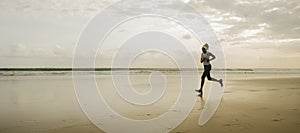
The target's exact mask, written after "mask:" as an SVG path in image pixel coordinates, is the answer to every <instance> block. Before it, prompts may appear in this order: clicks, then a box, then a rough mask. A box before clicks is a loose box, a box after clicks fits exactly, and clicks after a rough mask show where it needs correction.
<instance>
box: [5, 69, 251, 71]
mask: <svg viewBox="0 0 300 133" xmlns="http://www.w3.org/2000/svg"><path fill="white" fill-rule="evenodd" d="M122 70H129V71H197V70H198V71H199V70H203V69H202V68H180V69H179V68H0V71H122ZM214 71H253V69H214Z"/></svg>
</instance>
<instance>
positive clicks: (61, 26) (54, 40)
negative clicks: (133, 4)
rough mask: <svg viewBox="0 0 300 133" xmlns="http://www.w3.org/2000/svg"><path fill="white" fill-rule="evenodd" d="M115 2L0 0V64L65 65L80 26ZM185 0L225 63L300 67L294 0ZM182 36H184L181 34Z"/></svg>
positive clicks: (299, 35) (297, 8) (299, 19)
mask: <svg viewBox="0 0 300 133" xmlns="http://www.w3.org/2000/svg"><path fill="white" fill-rule="evenodd" d="M116 1H117V0H47V1H40V0H1V1H0V29H1V30H0V34H1V39H0V46H1V47H0V67H71V64H72V56H73V55H72V54H73V50H74V48H75V45H76V41H77V39H78V36H79V34H80V32H81V30H82V29H83V27H84V26H85V24H86V23H87V22H88V21H89V19H90V18H91V17H93V16H94V15H95V14H96V13H97V12H98V11H99V10H101V9H103V8H105V7H107V6H109V5H111V4H113V3H114V2H116ZM185 2H186V3H187V4H189V5H190V6H192V7H194V8H196V9H197V10H198V11H199V12H200V13H201V14H202V15H203V16H204V17H205V18H206V19H207V21H208V22H209V23H210V24H211V26H212V28H213V29H214V30H215V31H216V34H217V35H218V38H219V41H220V43H221V44H222V47H223V49H224V52H225V55H226V63H227V67H230V68H300V61H299V59H300V28H299V27H300V23H299V22H300V16H299V14H300V6H299V4H300V3H299V0H276V1H275V0H226V1H225V0H185ZM174 9H176V7H174ZM125 13H130V11H127V12H125ZM183 38H184V39H185V40H188V39H189V38H190V37H189V36H188V35H186V34H184V35H183ZM184 39H183V40H184ZM197 45H199V46H200V45H201V44H197ZM108 49H109V48H108ZM112 49H113V48H112ZM197 53H200V51H199V49H198V48H194V51H193V54H195V57H196V58H199V56H197ZM154 54H155V53H154ZM156 56H159V55H158V54H157V53H156V55H155V57H156ZM147 57H149V56H147ZM153 57H154V56H153ZM157 58H159V57H157ZM101 60H103V62H106V61H105V60H110V59H106V58H103V59H101ZM143 61H144V62H145V61H147V59H143ZM149 61H150V60H149ZM102 65H103V64H102ZM103 66H104V67H105V64H104V65H103ZM166 66H167V65H165V66H162V67H166Z"/></svg>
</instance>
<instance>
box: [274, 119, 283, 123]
mask: <svg viewBox="0 0 300 133" xmlns="http://www.w3.org/2000/svg"><path fill="white" fill-rule="evenodd" d="M282 120H283V119H281V118H273V119H272V121H273V122H280V121H282Z"/></svg>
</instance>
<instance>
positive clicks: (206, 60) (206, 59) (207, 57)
mask: <svg viewBox="0 0 300 133" xmlns="http://www.w3.org/2000/svg"><path fill="white" fill-rule="evenodd" d="M208 48H209V46H208V44H207V43H206V44H205V45H203V47H202V52H203V53H202V54H201V63H203V65H204V72H203V74H202V76H201V86H200V89H199V90H196V92H199V96H201V97H202V95H203V90H202V89H203V85H204V81H205V77H207V79H208V80H210V81H214V82H219V83H220V85H221V87H223V80H222V79H219V80H217V79H215V78H212V77H211V76H210V70H211V64H210V61H212V60H214V59H216V56H215V55H213V54H212V53H211V52H208Z"/></svg>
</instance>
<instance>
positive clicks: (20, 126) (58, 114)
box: [0, 73, 300, 133]
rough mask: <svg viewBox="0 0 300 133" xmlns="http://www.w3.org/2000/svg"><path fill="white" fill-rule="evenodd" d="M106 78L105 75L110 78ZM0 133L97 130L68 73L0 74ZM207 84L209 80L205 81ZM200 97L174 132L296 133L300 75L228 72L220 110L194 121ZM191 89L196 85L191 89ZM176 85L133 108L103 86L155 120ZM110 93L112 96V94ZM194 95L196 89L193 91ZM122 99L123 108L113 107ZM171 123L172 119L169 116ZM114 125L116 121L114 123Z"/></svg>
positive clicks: (173, 78) (174, 81)
mask: <svg viewBox="0 0 300 133" xmlns="http://www.w3.org/2000/svg"><path fill="white" fill-rule="evenodd" d="M108 77H109V76H108ZM108 77H107V76H98V77H97V82H99V84H101V85H104V86H105V87H106V88H112V87H113V86H112V84H111V83H110V82H109V81H108V80H109V79H108ZM146 78H147V76H144V75H135V76H134V75H133V76H132V80H133V81H135V82H134V84H133V86H135V87H136V88H137V90H138V91H141V92H145V91H147V89H145V88H149V86H150V85H149V83H148V82H145V80H143V79H146ZM167 79H168V84H170V86H169V88H174V89H176V87H174V86H177V85H178V80H179V79H180V78H179V77H178V75H176V74H175V75H174V74H171V75H169V76H167ZM0 85H1V87H0V105H1V109H0V132H1V133H23V132H43V133H66V132H72V133H82V132H90V133H101V132H103V131H101V130H100V129H98V128H97V127H96V126H94V125H93V124H92V123H91V122H90V121H89V120H88V119H87V118H86V116H85V115H84V113H83V112H82V111H81V108H80V106H79V104H78V102H77V99H76V96H75V92H74V89H73V87H74V86H73V81H72V78H71V76H70V75H62V76H2V77H1V78H0ZM206 85H207V86H209V83H208V82H206ZM207 89H208V87H206V88H205V90H204V91H205V92H206V93H205V95H204V97H203V99H201V98H200V97H199V98H198V99H197V102H196V104H195V106H194V108H193V110H192V111H191V113H190V114H189V116H188V117H187V118H186V119H185V120H184V121H183V122H182V123H181V124H180V125H179V126H178V127H176V128H175V129H174V130H172V131H171V132H174V133H196V132H202V133H206V132H222V133H226V132H233V133H235V132H236V133H240V132H243V133H244V132H249V133H253V132H256V133H260V132H263V133H267V132H271V133H282V132H288V133H298V132H300V119H299V118H300V74H284V73H262V74H261V73H260V74H257V73H228V74H227V79H226V88H225V93H224V96H223V99H222V102H221V104H220V106H219V108H218V111H217V112H216V113H215V115H214V116H213V117H212V119H210V121H209V122H208V123H207V124H206V125H204V126H199V125H198V120H199V116H200V113H201V111H202V109H203V106H204V103H205V100H206V98H207V95H208V94H207V93H208V90H207ZM191 91H194V88H191ZM176 92H178V89H176V90H172V89H171V90H168V89H167V90H166V95H164V97H163V98H162V99H161V101H160V102H158V103H157V104H155V105H154V106H155V107H154V108H153V107H149V108H147V107H144V108H140V109H138V110H137V111H136V112H135V111H131V110H129V109H130V105H126V103H122V101H118V100H115V97H116V94H114V93H113V92H111V89H105V91H103V93H107V94H108V97H106V98H107V99H106V100H107V101H109V104H110V105H111V106H113V107H115V108H114V109H115V110H117V111H120V113H121V114H122V115H124V116H126V117H130V118H133V119H150V118H155V117H157V116H159V115H161V114H163V113H164V112H166V111H168V106H166V105H168V104H170V105H169V106H171V104H172V102H174V101H176V97H177V95H178V94H177V93H176ZM110 93H111V94H110ZM195 95H196V93H195ZM115 103H118V104H119V103H122V105H123V106H114V104H115ZM170 121H172V120H170ZM116 126H117V125H116Z"/></svg>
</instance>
